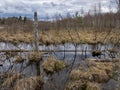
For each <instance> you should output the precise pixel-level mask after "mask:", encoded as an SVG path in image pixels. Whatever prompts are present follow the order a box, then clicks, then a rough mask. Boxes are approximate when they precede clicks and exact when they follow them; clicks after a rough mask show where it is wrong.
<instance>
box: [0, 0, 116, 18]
mask: <svg viewBox="0 0 120 90" xmlns="http://www.w3.org/2000/svg"><path fill="white" fill-rule="evenodd" d="M109 2H110V0H0V16H1V17H9V16H20V15H21V16H27V17H30V18H32V17H33V12H35V11H37V12H38V15H39V19H45V18H53V17H54V16H55V14H61V15H63V16H65V15H66V14H67V13H70V14H71V15H73V14H75V12H77V11H78V12H79V13H80V12H81V9H83V10H84V13H86V12H87V11H89V10H90V9H93V7H95V5H98V3H101V6H102V12H108V11H109ZM111 8H112V10H113V11H115V7H113V6H111ZM48 16H49V17H48Z"/></svg>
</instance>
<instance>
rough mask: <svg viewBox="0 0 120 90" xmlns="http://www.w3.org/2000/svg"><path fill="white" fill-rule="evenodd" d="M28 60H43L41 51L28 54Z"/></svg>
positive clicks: (31, 61) (32, 61)
mask: <svg viewBox="0 0 120 90" xmlns="http://www.w3.org/2000/svg"><path fill="white" fill-rule="evenodd" d="M28 60H29V62H30V63H34V62H35V63H36V62H39V61H41V60H42V54H41V53H40V52H32V53H30V54H29V55H28Z"/></svg>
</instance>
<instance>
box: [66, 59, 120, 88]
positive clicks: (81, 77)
mask: <svg viewBox="0 0 120 90" xmlns="http://www.w3.org/2000/svg"><path fill="white" fill-rule="evenodd" d="M87 66H88V68H87V71H84V70H83V69H82V67H81V66H80V67H79V68H78V69H76V70H72V72H71V82H70V83H68V85H67V86H66V88H67V89H66V90H81V89H82V88H84V89H85V90H101V89H100V84H101V83H106V82H107V81H109V80H110V79H111V78H113V77H114V72H115V71H116V70H117V69H118V67H119V66H120V65H119V61H117V62H100V61H99V62H97V61H95V60H88V61H87ZM81 82H82V83H81ZM98 83H99V84H98ZM68 87H69V88H68ZM74 88H75V89H74Z"/></svg>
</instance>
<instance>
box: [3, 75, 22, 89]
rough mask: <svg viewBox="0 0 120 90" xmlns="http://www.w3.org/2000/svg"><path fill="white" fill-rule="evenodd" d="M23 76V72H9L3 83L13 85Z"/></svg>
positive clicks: (4, 85) (6, 85) (5, 85)
mask: <svg viewBox="0 0 120 90" xmlns="http://www.w3.org/2000/svg"><path fill="white" fill-rule="evenodd" d="M21 77H22V74H20V73H17V74H14V73H13V74H11V73H10V74H8V75H7V78H5V80H4V82H3V83H2V87H11V86H13V85H14V83H15V82H16V81H17V80H18V79H20V78H21Z"/></svg>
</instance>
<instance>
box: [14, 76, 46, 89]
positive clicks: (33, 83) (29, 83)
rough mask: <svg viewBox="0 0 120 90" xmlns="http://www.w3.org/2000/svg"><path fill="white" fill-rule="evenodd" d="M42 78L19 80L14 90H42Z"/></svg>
mask: <svg viewBox="0 0 120 90" xmlns="http://www.w3.org/2000/svg"><path fill="white" fill-rule="evenodd" d="M43 84H44V82H43V79H42V76H36V77H29V78H24V79H21V80H18V81H17V83H16V85H15V87H14V89H13V90H42V88H43Z"/></svg>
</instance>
